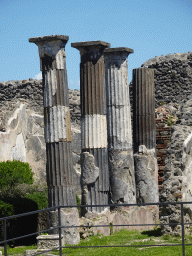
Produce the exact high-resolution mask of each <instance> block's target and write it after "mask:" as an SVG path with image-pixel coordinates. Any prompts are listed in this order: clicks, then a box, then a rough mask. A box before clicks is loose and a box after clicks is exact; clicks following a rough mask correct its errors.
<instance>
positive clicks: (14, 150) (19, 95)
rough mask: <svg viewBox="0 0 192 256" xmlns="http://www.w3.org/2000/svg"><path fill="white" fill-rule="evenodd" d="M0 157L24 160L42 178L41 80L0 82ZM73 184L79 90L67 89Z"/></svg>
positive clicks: (77, 170)
mask: <svg viewBox="0 0 192 256" xmlns="http://www.w3.org/2000/svg"><path fill="white" fill-rule="evenodd" d="M0 89H1V90H0V91H1V93H0V161H6V160H12V159H17V160H21V161H27V162H28V163H29V164H30V166H31V167H32V170H33V172H34V174H35V176H34V177H35V179H36V180H41V181H46V150H45V148H46V146H45V141H44V119H43V86H42V80H33V79H29V80H21V81H7V82H1V83H0ZM69 102H70V104H69V106H70V113H71V121H72V138H73V143H72V149H73V164H74V168H75V179H74V183H75V187H76V191H78V192H79V194H81V192H80V191H81V187H80V152H81V148H80V140H81V136H80V115H81V114H80V92H79V90H74V91H73V90H69Z"/></svg>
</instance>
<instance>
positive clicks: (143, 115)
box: [133, 68, 159, 203]
mask: <svg viewBox="0 0 192 256" xmlns="http://www.w3.org/2000/svg"><path fill="white" fill-rule="evenodd" d="M133 131H134V132H133V145H134V162H135V182H136V194H137V202H138V203H157V202H159V191H158V166H157V158H156V137H155V136H156V134H155V97H154V70H153V69H148V68H138V69H134V70H133Z"/></svg>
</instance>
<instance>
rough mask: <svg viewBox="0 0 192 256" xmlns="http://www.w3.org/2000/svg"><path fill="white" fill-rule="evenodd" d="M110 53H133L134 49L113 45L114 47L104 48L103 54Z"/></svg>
mask: <svg viewBox="0 0 192 256" xmlns="http://www.w3.org/2000/svg"><path fill="white" fill-rule="evenodd" d="M111 53H128V54H130V53H134V50H133V49H131V48H127V47H115V48H107V49H105V50H104V54H111Z"/></svg>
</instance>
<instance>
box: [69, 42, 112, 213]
mask: <svg viewBox="0 0 192 256" xmlns="http://www.w3.org/2000/svg"><path fill="white" fill-rule="evenodd" d="M71 46H72V47H74V48H77V49H78V50H79V51H80V54H81V64H80V91H81V116H82V117H81V134H82V135H81V136H82V137H81V138H82V141H81V145H82V154H81V171H82V175H81V184H82V204H84V205H87V204H88V205H94V204H108V196H109V169H108V149H107V120H106V88H105V66H104V57H103V50H104V49H105V48H106V47H109V46H110V44H109V43H106V42H102V41H88V42H78V43H72V44H71ZM86 210H89V211H96V212H101V211H103V210H104V208H103V207H102V208H101V207H97V208H93V207H91V208H89V209H86Z"/></svg>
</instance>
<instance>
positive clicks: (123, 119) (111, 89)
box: [104, 47, 136, 203]
mask: <svg viewBox="0 0 192 256" xmlns="http://www.w3.org/2000/svg"><path fill="white" fill-rule="evenodd" d="M130 53H133V50H132V49H129V48H125V47H119V48H107V49H105V51H104V54H105V81H106V99H107V127H108V128H107V130H108V151H109V152H108V154H109V171H110V185H111V186H110V187H111V202H112V203H136V190H135V170H134V160H133V147H132V128H131V109H130V98H129V84H128V64H127V58H128V55H129V54H130Z"/></svg>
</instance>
